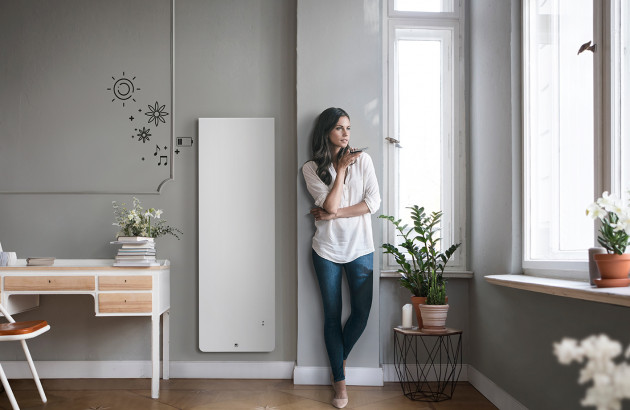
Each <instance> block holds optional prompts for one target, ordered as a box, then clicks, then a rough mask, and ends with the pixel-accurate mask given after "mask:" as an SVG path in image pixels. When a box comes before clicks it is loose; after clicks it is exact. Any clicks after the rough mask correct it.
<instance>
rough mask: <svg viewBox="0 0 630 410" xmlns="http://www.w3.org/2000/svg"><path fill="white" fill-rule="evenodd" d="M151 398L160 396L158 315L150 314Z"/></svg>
mask: <svg viewBox="0 0 630 410" xmlns="http://www.w3.org/2000/svg"><path fill="white" fill-rule="evenodd" d="M151 365H152V366H151V367H152V375H151V398H154V399H157V398H159V397H160V315H151Z"/></svg>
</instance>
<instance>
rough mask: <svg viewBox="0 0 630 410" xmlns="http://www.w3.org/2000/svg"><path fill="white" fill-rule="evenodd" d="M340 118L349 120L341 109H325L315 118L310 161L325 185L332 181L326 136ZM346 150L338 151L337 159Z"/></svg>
mask: <svg viewBox="0 0 630 410" xmlns="http://www.w3.org/2000/svg"><path fill="white" fill-rule="evenodd" d="M341 117H348V119H350V116H349V115H348V113H347V112H345V111H344V110H342V109H341V108H336V107H330V108H326V109H325V110H324V111H322V113H321V114H319V117H317V122H316V123H315V128H314V129H313V145H312V149H313V158H312V160H313V161H315V164H317V176H318V177H319V178H320V179H321V180H322V181H323V182H324V183H325V184H326V185H329V184H330V182H331V180H332V176H331V175H330V172H329V171H328V167H330V164H332V155H331V153H330V140H329V139H328V134H330V131H332V129H333V128H335V125H337V122H338V121H339V118H341ZM346 149H347V148H346ZM346 149H343V150H340V151H339V154H338V155H337V159H339V158H340V157H341V156H342V155H343V154H344V153H345V151H346Z"/></svg>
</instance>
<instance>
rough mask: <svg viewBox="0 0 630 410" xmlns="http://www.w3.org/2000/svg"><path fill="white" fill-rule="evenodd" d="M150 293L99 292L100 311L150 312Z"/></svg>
mask: <svg viewBox="0 0 630 410" xmlns="http://www.w3.org/2000/svg"><path fill="white" fill-rule="evenodd" d="M151 306H152V304H151V293H99V295H98V310H99V312H100V313H151Z"/></svg>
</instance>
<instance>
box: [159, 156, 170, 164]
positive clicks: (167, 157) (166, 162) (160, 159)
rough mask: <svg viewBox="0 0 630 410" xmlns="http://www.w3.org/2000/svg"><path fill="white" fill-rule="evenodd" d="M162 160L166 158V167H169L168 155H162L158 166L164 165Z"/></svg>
mask: <svg viewBox="0 0 630 410" xmlns="http://www.w3.org/2000/svg"><path fill="white" fill-rule="evenodd" d="M162 158H164V165H167V164H168V157H167V156H166V155H160V162H158V165H162Z"/></svg>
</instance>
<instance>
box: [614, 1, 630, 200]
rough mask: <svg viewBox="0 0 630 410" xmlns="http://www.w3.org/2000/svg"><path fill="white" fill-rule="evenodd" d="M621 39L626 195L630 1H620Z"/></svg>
mask: <svg viewBox="0 0 630 410" xmlns="http://www.w3.org/2000/svg"><path fill="white" fill-rule="evenodd" d="M620 11H621V19H620V21H621V30H620V34H621V41H620V43H621V44H620V45H621V47H620V48H619V51H618V52H619V53H620V54H621V55H619V56H617V61H618V63H619V64H620V66H621V67H620V72H621V75H620V83H621V85H620V88H621V90H620V94H621V98H620V100H621V102H620V107H619V117H620V120H621V121H620V123H621V124H620V125H621V155H620V161H619V162H620V165H621V189H622V190H623V191H624V192H622V194H626V196H627V197H630V195H628V192H627V190H628V189H630V160H629V158H630V62H629V61H628V59H630V3H629V2H628V1H625V0H624V1H621V10H620Z"/></svg>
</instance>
